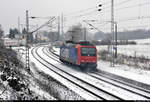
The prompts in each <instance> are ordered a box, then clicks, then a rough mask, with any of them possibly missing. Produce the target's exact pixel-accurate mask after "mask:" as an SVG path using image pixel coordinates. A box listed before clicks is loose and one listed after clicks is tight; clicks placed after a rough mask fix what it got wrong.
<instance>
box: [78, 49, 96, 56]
mask: <svg viewBox="0 0 150 102" xmlns="http://www.w3.org/2000/svg"><path fill="white" fill-rule="evenodd" d="M81 56H96V48H81Z"/></svg>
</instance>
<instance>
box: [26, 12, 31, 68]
mask: <svg viewBox="0 0 150 102" xmlns="http://www.w3.org/2000/svg"><path fill="white" fill-rule="evenodd" d="M26 30H27V34H26V69H27V70H30V66H29V64H30V63H29V46H28V40H29V15H28V10H26Z"/></svg>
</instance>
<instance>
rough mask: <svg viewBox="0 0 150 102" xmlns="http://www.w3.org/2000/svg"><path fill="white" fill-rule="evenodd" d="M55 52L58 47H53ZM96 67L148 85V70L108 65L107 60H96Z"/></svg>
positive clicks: (149, 76)
mask: <svg viewBox="0 0 150 102" xmlns="http://www.w3.org/2000/svg"><path fill="white" fill-rule="evenodd" d="M53 49H54V50H55V51H56V52H55V53H56V54H59V48H53ZM97 68H98V69H100V70H103V71H106V72H109V73H113V74H116V75H119V76H122V77H125V78H129V79H133V80H136V81H138V82H142V83H146V84H148V85H150V71H145V70H142V69H140V68H139V69H138V68H134V67H129V66H126V65H115V67H110V63H109V62H105V61H102V60H100V61H98V67H97Z"/></svg>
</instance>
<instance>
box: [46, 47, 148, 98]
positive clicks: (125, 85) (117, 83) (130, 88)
mask: <svg viewBox="0 0 150 102" xmlns="http://www.w3.org/2000/svg"><path fill="white" fill-rule="evenodd" d="M43 52H44V50H43ZM48 53H51V52H50V51H48V50H47V53H46V52H45V54H46V55H47V56H49V55H48ZM51 55H52V54H51ZM52 56H54V57H57V59H56V58H53V57H51V58H52V59H53V60H56V61H58V62H59V63H61V62H60V61H59V60H58V58H59V55H57V54H55V55H54V54H53V55H52ZM49 57H50V56H49ZM87 74H88V75H89V76H91V77H94V78H96V79H98V80H100V81H103V82H106V83H109V84H111V85H113V86H116V87H118V88H121V89H124V90H127V91H129V92H132V93H134V94H137V95H140V96H142V97H144V98H146V99H150V91H149V90H146V89H143V88H140V87H137V86H135V85H132V84H129V83H126V82H123V81H120V80H116V79H113V78H112V77H109V76H104V75H103V74H102V73H101V72H94V73H87Z"/></svg>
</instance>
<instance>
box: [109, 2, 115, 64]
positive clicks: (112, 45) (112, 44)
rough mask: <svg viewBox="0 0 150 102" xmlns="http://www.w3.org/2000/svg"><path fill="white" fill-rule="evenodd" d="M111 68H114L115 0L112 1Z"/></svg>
mask: <svg viewBox="0 0 150 102" xmlns="http://www.w3.org/2000/svg"><path fill="white" fill-rule="evenodd" d="M111 35H112V36H111V50H110V51H111V52H110V53H111V57H112V58H111V66H112V67H114V0H111Z"/></svg>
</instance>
